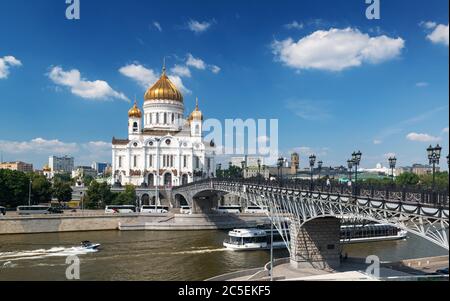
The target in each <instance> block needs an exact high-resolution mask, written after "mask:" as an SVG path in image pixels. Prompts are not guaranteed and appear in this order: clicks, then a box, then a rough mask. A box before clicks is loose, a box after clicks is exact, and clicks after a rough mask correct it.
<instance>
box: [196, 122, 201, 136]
mask: <svg viewBox="0 0 450 301" xmlns="http://www.w3.org/2000/svg"><path fill="white" fill-rule="evenodd" d="M195 134H196V135H199V134H200V126H199V125H198V124H197V125H196V126H195Z"/></svg>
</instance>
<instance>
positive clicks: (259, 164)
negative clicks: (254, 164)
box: [258, 158, 261, 181]
mask: <svg viewBox="0 0 450 301" xmlns="http://www.w3.org/2000/svg"><path fill="white" fill-rule="evenodd" d="M260 178H261V159H259V158H258V181H259V179H260Z"/></svg>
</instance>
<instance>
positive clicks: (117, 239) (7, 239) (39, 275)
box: [0, 231, 448, 281]
mask: <svg viewBox="0 0 450 301" xmlns="http://www.w3.org/2000/svg"><path fill="white" fill-rule="evenodd" d="M226 236H227V232H226V231H186V232H166V231H155V232H154V231H136V232H119V231H103V232H82V233H81V232H80V233H52V234H28V235H7V236H0V280H66V276H65V275H66V268H67V267H68V265H67V264H66V258H67V256H69V255H77V256H78V257H79V258H80V260H81V265H80V274H81V275H80V276H81V280H87V281H90V280H204V279H207V278H210V277H213V276H216V275H219V274H223V273H228V272H233V271H237V270H242V269H249V268H256V267H261V266H263V265H264V264H266V263H267V262H268V261H269V260H270V257H269V256H270V254H269V252H268V251H252V252H232V251H228V250H225V249H224V248H223V247H222V242H223V240H224V239H225V238H226ZM83 240H90V241H92V242H98V243H101V244H102V246H101V250H100V251H98V252H86V251H83V250H81V249H80V248H77V246H78V245H79V243H80V242H81V241H83ZM344 252H346V253H348V255H349V256H354V257H366V256H368V255H372V254H375V255H377V256H379V257H380V258H381V259H382V260H400V259H409V258H418V257H427V256H437V255H448V252H447V251H446V250H444V249H441V248H439V247H437V246H435V245H433V244H431V243H428V242H427V241H425V240H423V239H421V238H418V237H414V236H412V237H409V238H408V239H407V240H403V241H393V242H381V243H370V244H355V245H347V246H345V247H344ZM275 257H278V258H281V257H288V252H287V251H285V250H278V251H275Z"/></svg>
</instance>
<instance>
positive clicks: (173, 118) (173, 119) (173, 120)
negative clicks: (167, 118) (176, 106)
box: [172, 113, 175, 124]
mask: <svg viewBox="0 0 450 301" xmlns="http://www.w3.org/2000/svg"><path fill="white" fill-rule="evenodd" d="M174 123H175V114H173V113H172V124H174Z"/></svg>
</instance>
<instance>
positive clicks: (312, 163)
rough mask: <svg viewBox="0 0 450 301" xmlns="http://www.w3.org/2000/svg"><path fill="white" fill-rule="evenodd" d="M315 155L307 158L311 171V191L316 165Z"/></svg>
mask: <svg viewBox="0 0 450 301" xmlns="http://www.w3.org/2000/svg"><path fill="white" fill-rule="evenodd" d="M316 159H317V157H316V155H311V156H309V167H310V171H311V184H310V186H311V190H312V189H313V177H314V165H315V164H316Z"/></svg>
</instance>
